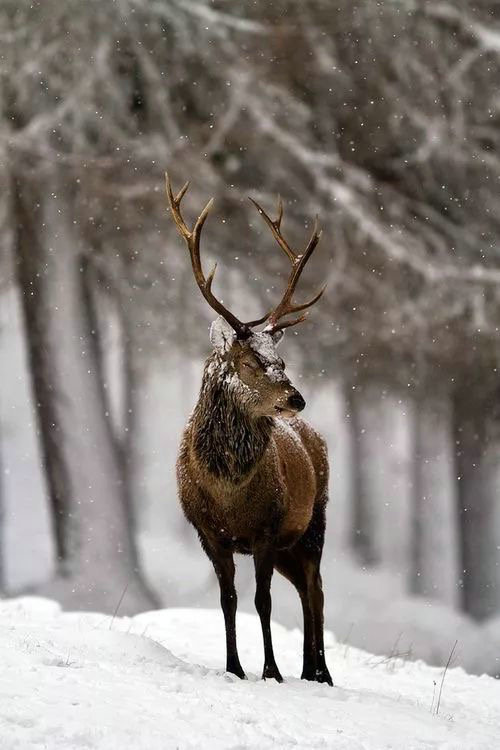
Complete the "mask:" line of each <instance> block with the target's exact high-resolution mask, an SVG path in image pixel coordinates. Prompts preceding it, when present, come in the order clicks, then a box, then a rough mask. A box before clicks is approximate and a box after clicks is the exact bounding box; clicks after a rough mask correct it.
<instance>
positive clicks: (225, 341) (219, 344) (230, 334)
mask: <svg viewBox="0 0 500 750" xmlns="http://www.w3.org/2000/svg"><path fill="white" fill-rule="evenodd" d="M235 339H236V333H235V331H234V330H233V328H232V327H231V326H230V325H229V323H228V322H227V320H224V318H221V317H218V318H216V319H215V320H214V322H213V323H212V325H211V326H210V343H211V344H212V346H213V348H214V349H215V351H216V352H218V354H227V352H228V351H229V350H230V348H231V347H232V345H233V343H234V341H235Z"/></svg>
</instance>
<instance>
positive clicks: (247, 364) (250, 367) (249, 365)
mask: <svg viewBox="0 0 500 750" xmlns="http://www.w3.org/2000/svg"><path fill="white" fill-rule="evenodd" d="M241 366H242V367H246V368H247V370H251V371H252V372H257V369H258V368H257V365H255V364H253V362H245V360H243V362H242V363H241Z"/></svg>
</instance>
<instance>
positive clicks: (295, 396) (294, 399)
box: [288, 391, 306, 411]
mask: <svg viewBox="0 0 500 750" xmlns="http://www.w3.org/2000/svg"><path fill="white" fill-rule="evenodd" d="M305 405H306V402H305V401H304V399H303V398H302V396H301V395H300V393H299V392H298V391H294V392H293V393H292V395H291V396H289V397H288V406H289V407H290V408H291V409H293V410H294V411H302V410H303V408H304V407H305Z"/></svg>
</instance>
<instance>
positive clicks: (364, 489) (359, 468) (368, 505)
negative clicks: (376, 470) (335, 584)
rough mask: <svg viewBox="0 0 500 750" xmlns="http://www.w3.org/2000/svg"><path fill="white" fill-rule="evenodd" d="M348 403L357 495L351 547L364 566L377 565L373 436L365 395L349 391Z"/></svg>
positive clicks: (353, 482)
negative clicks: (371, 473) (371, 475)
mask: <svg viewBox="0 0 500 750" xmlns="http://www.w3.org/2000/svg"><path fill="white" fill-rule="evenodd" d="M347 402H348V411H349V424H350V426H351V457H352V465H351V470H352V480H351V486H352V492H353V496H352V516H351V546H352V549H353V550H354V552H355V554H356V556H357V557H358V559H359V562H360V563H361V564H362V565H374V564H375V563H377V562H379V556H378V554H377V550H376V545H375V539H374V527H375V511H374V507H373V498H372V488H371V486H370V479H369V476H368V465H369V463H370V457H369V453H370V444H369V441H370V437H371V436H370V435H368V436H367V434H366V425H365V419H366V413H365V411H364V408H363V407H364V400H363V396H362V395H359V394H358V393H357V392H355V391H348V393H347Z"/></svg>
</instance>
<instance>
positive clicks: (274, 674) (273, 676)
mask: <svg viewBox="0 0 500 750" xmlns="http://www.w3.org/2000/svg"><path fill="white" fill-rule="evenodd" d="M262 679H263V680H276V682H283V677H282V676H281V674H280V671H279V669H278V667H277V666H276V664H274V665H270V666H268V665H267V664H266V666H265V667H264V671H263V672H262Z"/></svg>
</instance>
